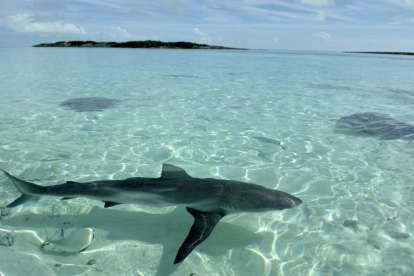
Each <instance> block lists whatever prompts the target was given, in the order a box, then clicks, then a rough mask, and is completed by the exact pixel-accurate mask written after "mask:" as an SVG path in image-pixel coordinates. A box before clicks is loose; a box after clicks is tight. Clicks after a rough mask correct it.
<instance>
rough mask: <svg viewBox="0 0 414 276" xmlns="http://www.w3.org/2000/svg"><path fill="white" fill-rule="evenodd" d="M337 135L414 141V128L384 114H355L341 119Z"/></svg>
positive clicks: (336, 130)
mask: <svg viewBox="0 0 414 276" xmlns="http://www.w3.org/2000/svg"><path fill="white" fill-rule="evenodd" d="M334 132H335V133H342V134H350V135H358V134H367V135H370V136H374V137H378V138H379V139H383V140H394V139H401V138H406V139H414V126H413V125H410V124H408V123H404V122H401V121H397V120H395V119H393V118H391V117H389V116H388V115H386V114H382V113H371V112H366V113H355V114H352V115H351V116H348V117H341V118H340V119H339V120H338V121H337V123H336V126H335V128H334Z"/></svg>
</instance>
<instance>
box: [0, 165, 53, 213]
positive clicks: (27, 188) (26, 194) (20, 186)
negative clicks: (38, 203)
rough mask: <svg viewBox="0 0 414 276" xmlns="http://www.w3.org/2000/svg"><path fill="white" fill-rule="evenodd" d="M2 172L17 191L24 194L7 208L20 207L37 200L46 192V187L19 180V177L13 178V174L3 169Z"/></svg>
mask: <svg viewBox="0 0 414 276" xmlns="http://www.w3.org/2000/svg"><path fill="white" fill-rule="evenodd" d="M0 170H1V171H2V172H3V173H4V174H5V175H6V176H7V177H8V178H9V179H10V180H11V181H12V182H13V184H14V186H15V187H16V189H17V190H19V192H21V193H22V196H21V197H19V198H18V199H16V200H15V201H13V202H12V203H10V204H9V205H7V207H9V208H12V207H16V206H19V205H21V204H24V203H26V202H28V201H31V200H35V199H37V198H38V197H39V196H40V195H42V194H43V193H44V192H45V190H46V188H45V187H42V186H39V185H36V184H33V183H30V182H26V181H23V180H21V179H18V178H17V177H14V176H12V175H11V174H9V173H8V172H6V171H4V170H2V169H0Z"/></svg>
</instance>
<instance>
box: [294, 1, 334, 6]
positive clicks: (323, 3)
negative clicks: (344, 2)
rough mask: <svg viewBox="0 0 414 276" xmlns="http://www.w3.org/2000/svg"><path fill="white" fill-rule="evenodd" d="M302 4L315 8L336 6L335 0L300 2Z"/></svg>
mask: <svg viewBox="0 0 414 276" xmlns="http://www.w3.org/2000/svg"><path fill="white" fill-rule="evenodd" d="M300 2H301V3H302V4H305V5H308V6H314V7H326V6H334V5H335V0H300Z"/></svg>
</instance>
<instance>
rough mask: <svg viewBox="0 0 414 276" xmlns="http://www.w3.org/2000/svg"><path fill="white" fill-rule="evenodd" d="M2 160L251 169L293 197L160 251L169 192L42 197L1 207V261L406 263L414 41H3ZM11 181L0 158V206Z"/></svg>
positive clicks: (235, 175)
mask: <svg viewBox="0 0 414 276" xmlns="http://www.w3.org/2000/svg"><path fill="white" fill-rule="evenodd" d="M0 64H1V66H0V168H2V169H4V170H6V171H8V172H10V173H11V174H13V175H15V176H16V177H19V178H22V179H25V180H27V181H30V182H34V183H37V184H40V185H44V186H50V185H55V184H59V183H64V182H65V181H77V182H87V181H93V180H104V179H125V178H129V177H159V175H160V173H161V167H162V164H172V165H175V166H178V167H181V168H183V169H185V170H186V172H187V173H188V174H189V175H191V176H193V177H197V178H217V179H229V180H237V181H243V182H249V183H255V184H258V185H262V186H265V187H267V188H271V189H277V190H281V191H284V192H287V193H290V194H292V195H294V196H296V197H299V198H300V199H302V201H303V203H302V204H301V205H300V206H298V207H295V208H292V209H286V210H282V211H269V212H264V213H239V214H235V215H230V216H226V217H225V218H224V219H223V220H222V222H220V223H219V225H218V226H217V227H216V228H215V229H214V231H213V234H212V235H211V237H210V238H209V239H207V241H205V242H204V243H202V244H201V245H200V246H198V247H197V248H196V249H195V250H194V251H193V253H191V254H190V256H188V258H187V259H186V260H185V261H184V262H183V263H182V264H180V265H176V266H173V265H172V263H171V260H172V259H174V257H175V254H176V252H177V249H178V247H179V246H180V244H181V243H182V241H183V239H184V238H185V237H186V235H187V234H188V231H189V229H190V227H191V225H192V222H193V220H192V217H191V216H190V215H189V214H187V213H186V212H185V211H182V210H179V208H174V207H173V206H171V207H166V208H154V207H147V206H145V205H131V204H126V205H118V206H115V207H113V208H109V209H104V208H103V203H102V202H100V201H96V200H90V199H85V198H76V199H71V200H60V199H59V198H54V197H42V198H40V200H39V201H37V202H28V203H26V204H24V205H22V206H19V207H16V208H1V219H0V260H1V262H0V275H7V276H10V275H11V276H13V275H85V276H86V275H157V276H163V275H170V274H171V275H196V276H200V275H234V276H239V275H241V276H244V275H246V276H247V275H256V276H259V275H269V276H273V275H275V276H276V275H286V276H289V275H295V276H296V275H414V237H413V235H414V221H413V218H414V215H413V212H414V184H413V183H414V173H413V164H414V140H413V139H412V138H411V137H413V134H414V113H413V106H414V78H413V77H412V76H413V75H414V58H413V57H410V56H394V55H369V54H352V53H338V52H295V51H264V50H263V51H259V50H246V51H244V50H180V49H107V48H0ZM19 196H20V193H19V192H18V191H17V190H16V188H15V187H14V186H13V184H12V183H11V182H10V181H9V180H8V179H7V178H6V176H5V175H4V174H1V173H0V206H2V207H5V206H7V205H8V204H9V203H10V202H12V201H13V200H15V199H16V198H17V197H19Z"/></svg>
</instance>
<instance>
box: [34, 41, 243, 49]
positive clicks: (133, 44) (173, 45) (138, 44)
mask: <svg viewBox="0 0 414 276" xmlns="http://www.w3.org/2000/svg"><path fill="white" fill-rule="evenodd" d="M33 47H93V48H96V47H101V48H109V47H111V48H158V49H215V50H216V49H219V50H245V49H242V48H229V47H223V46H212V45H207V44H197V43H192V42H185V41H179V42H162V41H157V40H144V41H128V42H96V41H68V42H66V41H59V42H55V43H41V44H38V45H34V46H33Z"/></svg>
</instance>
